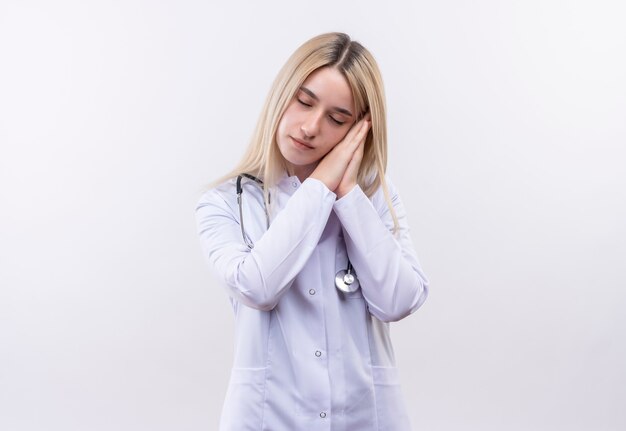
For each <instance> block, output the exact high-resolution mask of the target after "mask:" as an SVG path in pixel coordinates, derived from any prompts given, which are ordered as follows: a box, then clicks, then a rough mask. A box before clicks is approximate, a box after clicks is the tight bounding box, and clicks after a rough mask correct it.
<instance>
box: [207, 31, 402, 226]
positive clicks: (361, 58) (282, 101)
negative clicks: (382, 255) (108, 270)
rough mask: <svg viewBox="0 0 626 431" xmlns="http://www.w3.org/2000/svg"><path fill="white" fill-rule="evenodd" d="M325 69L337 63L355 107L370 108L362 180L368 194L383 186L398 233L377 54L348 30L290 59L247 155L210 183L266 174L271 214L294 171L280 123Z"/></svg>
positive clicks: (315, 42)
mask: <svg viewBox="0 0 626 431" xmlns="http://www.w3.org/2000/svg"><path fill="white" fill-rule="evenodd" d="M322 67H333V68H335V69H337V70H338V71H339V72H341V73H342V74H343V76H344V77H345V78H346V80H347V82H348V85H349V86H350V89H351V91H352V95H353V98H354V107H355V110H356V112H357V113H360V114H359V115H360V116H362V115H364V114H365V112H366V111H367V110H368V108H369V112H370V115H371V127H370V131H369V132H368V135H367V138H366V140H365V148H364V153H363V160H362V161H361V166H360V168H359V172H358V174H357V183H358V184H359V186H360V187H361V189H362V190H363V192H364V193H365V194H366V195H367V197H368V198H371V196H372V195H373V194H374V193H375V192H376V190H377V189H378V187H380V186H382V189H383V194H384V196H385V201H386V202H387V205H388V207H389V211H390V213H391V216H392V219H393V232H394V233H396V232H397V230H398V227H399V226H398V218H397V215H396V212H395V211H394V208H393V205H392V203H391V198H390V196H389V190H388V188H387V184H386V182H385V172H386V168H387V122H386V106H385V92H384V88H383V81H382V78H381V74H380V71H379V69H378V64H377V63H376V60H375V59H374V57H373V56H372V55H371V54H370V52H369V51H368V50H367V49H366V48H365V47H363V45H361V44H360V43H359V42H356V41H353V40H351V39H350V37H349V36H348V35H347V34H345V33H336V32H334V33H325V34H321V35H319V36H316V37H313V38H312V39H310V40H308V41H306V42H305V43H304V44H302V45H301V46H300V47H299V48H298V49H297V50H296V51H295V52H294V53H293V54H292V55H291V57H289V59H288V60H287V62H286V63H285V65H284V66H283V67H282V68H281V70H280V71H279V73H278V75H277V76H276V79H275V80H274V83H273V84H272V87H271V89H270V92H269V94H268V96H267V99H266V100H265V104H264V105H263V109H262V111H261V115H260V116H259V120H258V122H257V125H256V128H255V130H254V134H253V136H252V139H251V141H250V144H249V146H248V149H247V150H246V153H245V154H244V156H243V158H242V159H241V161H240V162H239V163H238V164H237V166H236V167H235V168H234V169H233V170H231V171H230V172H229V173H227V174H226V175H223V176H222V177H220V178H218V179H217V180H215V181H213V182H212V183H211V184H209V185H208V186H207V187H208V188H211V187H213V186H215V185H217V184H221V183H222V182H224V181H226V180H229V179H232V178H235V177H237V176H238V175H239V174H241V173H243V172H246V173H249V174H252V175H255V176H257V177H260V178H261V179H262V180H263V183H264V200H265V204H266V205H267V208H268V212H269V213H270V214H271V211H272V204H273V203H274V202H270V199H269V191H270V189H271V188H273V187H274V186H275V185H276V183H277V181H278V179H279V178H280V177H281V175H282V174H283V173H284V172H285V171H288V169H287V163H286V161H285V159H284V157H283V156H282V154H281V152H280V150H279V149H278V145H277V144H276V130H277V129H278V123H279V122H280V119H281V118H282V116H283V113H284V112H285V110H286V109H287V105H289V103H290V102H291V101H292V100H293V98H294V97H295V95H296V93H297V91H298V89H299V88H300V86H301V85H302V84H303V83H304V81H305V80H306V79H307V77H308V76H309V75H310V74H311V73H312V72H314V71H315V70H317V69H319V68H322Z"/></svg>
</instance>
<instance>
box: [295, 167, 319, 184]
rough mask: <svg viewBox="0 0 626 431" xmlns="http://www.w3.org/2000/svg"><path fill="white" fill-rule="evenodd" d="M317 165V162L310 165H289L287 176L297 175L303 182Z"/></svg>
mask: <svg viewBox="0 0 626 431" xmlns="http://www.w3.org/2000/svg"><path fill="white" fill-rule="evenodd" d="M316 167H317V163H312V164H310V165H305V166H294V165H291V166H289V169H288V172H289V176H292V175H295V176H297V177H298V179H299V180H300V182H301V183H303V182H304V180H306V179H307V178H308V177H309V176H310V175H311V174H312V173H313V171H314V170H315V168H316Z"/></svg>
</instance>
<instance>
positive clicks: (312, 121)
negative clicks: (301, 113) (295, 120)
mask: <svg viewBox="0 0 626 431" xmlns="http://www.w3.org/2000/svg"><path fill="white" fill-rule="evenodd" d="M322 115H323V113H322V112H310V113H309V115H307V116H306V117H305V118H304V120H303V121H302V124H301V125H300V130H302V133H304V135H305V136H306V137H308V138H313V137H314V136H317V135H318V134H319V131H320V125H321V121H322Z"/></svg>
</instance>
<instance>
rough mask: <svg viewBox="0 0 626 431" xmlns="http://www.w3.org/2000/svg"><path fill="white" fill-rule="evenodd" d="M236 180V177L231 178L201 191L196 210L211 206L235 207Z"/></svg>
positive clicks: (231, 208)
mask: <svg viewBox="0 0 626 431" xmlns="http://www.w3.org/2000/svg"><path fill="white" fill-rule="evenodd" d="M236 182H237V179H236V178H231V179H228V180H226V181H224V182H222V183H220V184H218V185H216V186H213V187H211V188H209V189H207V190H204V191H203V192H201V193H200V196H199V197H198V199H197V201H196V211H198V210H199V209H201V208H205V207H209V206H213V207H221V208H224V209H230V210H233V209H235V208H236V207H237V189H236Z"/></svg>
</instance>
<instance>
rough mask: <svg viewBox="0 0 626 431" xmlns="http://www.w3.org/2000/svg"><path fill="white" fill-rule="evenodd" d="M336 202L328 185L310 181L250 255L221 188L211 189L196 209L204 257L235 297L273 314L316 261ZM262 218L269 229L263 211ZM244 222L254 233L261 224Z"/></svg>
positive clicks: (290, 201) (296, 194)
mask: <svg viewBox="0 0 626 431" xmlns="http://www.w3.org/2000/svg"><path fill="white" fill-rule="evenodd" d="M244 193H245V192H244ZM232 194H233V196H235V189H234V186H233V190H232ZM335 199H336V195H335V194H334V193H333V192H332V191H330V190H329V189H328V188H327V187H326V185H325V184H324V183H323V182H321V181H319V180H317V179H314V178H307V179H306V180H305V181H304V182H303V183H302V185H301V186H300V188H298V189H297V190H296V191H295V192H294V193H293V195H292V196H291V197H290V198H289V200H288V201H287V203H286V205H285V206H284V208H282V209H281V210H280V212H279V213H278V214H277V215H276V217H275V218H274V220H273V221H272V223H271V225H270V227H269V229H268V230H267V231H266V232H265V233H264V234H263V236H262V237H261V238H260V239H259V240H257V241H255V245H254V248H253V249H252V250H250V249H248V247H247V246H246V245H245V243H244V242H243V238H242V236H241V227H240V224H239V214H238V213H237V212H235V211H234V209H233V208H231V206H229V205H228V203H227V202H226V201H225V199H224V198H223V197H222V196H221V195H220V194H219V193H218V192H217V191H216V190H215V189H213V190H210V191H208V192H206V193H205V194H203V195H202V197H201V198H200V200H199V202H198V204H197V206H196V223H197V227H198V234H199V236H200V242H201V246H202V249H203V252H204V256H205V258H206V259H207V261H208V262H209V265H210V266H211V268H212V270H213V272H214V274H215V275H216V276H217V277H218V279H220V280H222V281H223V282H224V284H225V285H226V287H227V289H228V292H229V294H230V295H231V296H232V297H233V298H235V299H236V300H238V301H240V302H241V303H243V304H245V305H247V306H250V307H252V308H256V309H259V310H271V309H273V308H274V307H275V306H276V304H277V303H278V300H279V299H280V297H281V295H282V294H283V293H284V292H285V291H286V290H287V289H288V288H289V287H290V286H291V284H292V283H293V280H294V278H295V277H296V275H297V274H298V273H299V272H300V271H301V270H302V268H303V267H304V265H305V264H306V262H307V260H308V259H309V257H310V256H311V254H312V252H313V250H314V249H315V246H316V245H317V243H318V241H319V239H320V237H321V235H322V233H323V231H324V228H325V226H326V223H327V220H328V217H329V215H330V212H331V211H332V208H333V203H334V202H335ZM235 208H236V207H235ZM259 219H262V221H263V224H265V216H264V214H263V209H262V208H260V214H259ZM244 222H245V223H246V226H247V228H250V227H251V226H252V223H253V222H255V221H254V220H244Z"/></svg>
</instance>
